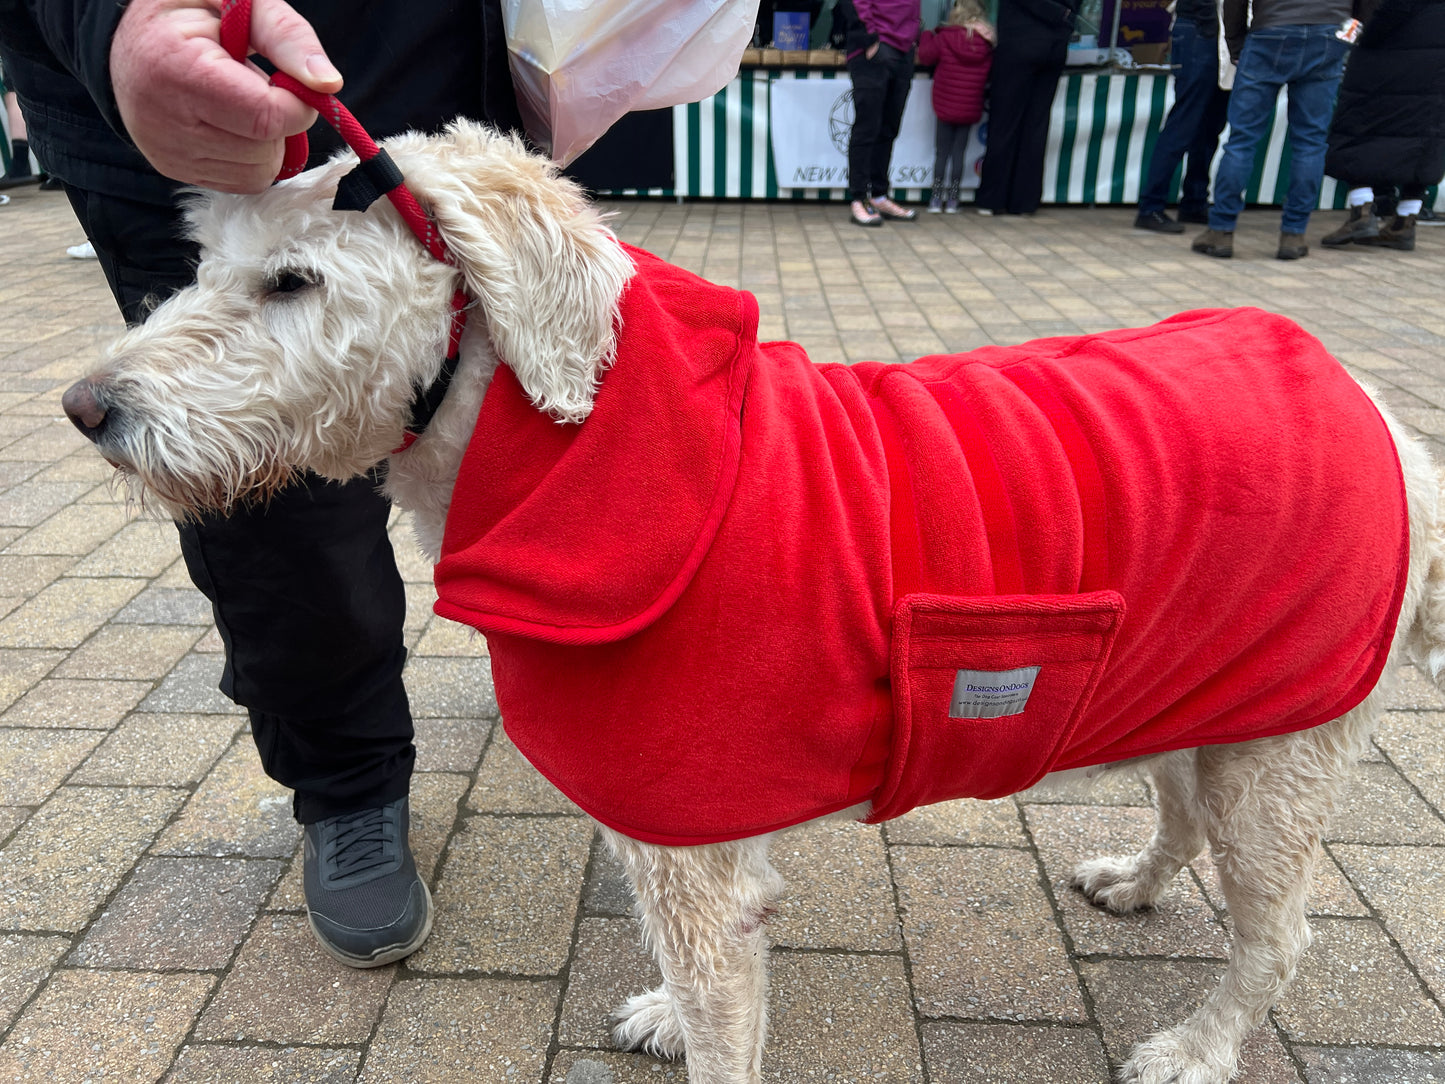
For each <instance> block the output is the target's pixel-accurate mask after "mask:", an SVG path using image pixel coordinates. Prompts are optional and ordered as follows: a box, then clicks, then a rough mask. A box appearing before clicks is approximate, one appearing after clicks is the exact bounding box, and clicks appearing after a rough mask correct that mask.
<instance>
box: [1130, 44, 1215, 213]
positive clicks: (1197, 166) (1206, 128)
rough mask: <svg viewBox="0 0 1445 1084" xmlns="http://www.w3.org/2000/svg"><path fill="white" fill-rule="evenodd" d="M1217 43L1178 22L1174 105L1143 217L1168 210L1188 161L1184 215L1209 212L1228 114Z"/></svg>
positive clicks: (1153, 160) (1144, 194)
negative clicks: (1214, 169)
mask: <svg viewBox="0 0 1445 1084" xmlns="http://www.w3.org/2000/svg"><path fill="white" fill-rule="evenodd" d="M1217 43H1218V39H1217V38H1213V37H1205V36H1204V35H1202V34H1200V33H1199V29H1198V27H1196V26H1195V25H1194V23H1192V22H1190V21H1189V20H1187V19H1186V20H1183V21H1178V22H1175V24H1174V31H1173V33H1172V34H1171V35H1170V38H1169V63H1170V64H1171V65H1172V66H1173V67H1174V104H1173V105H1172V106H1170V107H1169V115H1168V116H1167V117H1165V118H1164V127H1163V128H1161V129H1160V130H1159V138H1158V139H1156V140H1155V141H1154V151H1153V153H1152V154H1151V155H1150V157H1149V169H1148V172H1146V173H1145V175H1144V185H1143V187H1142V188H1140V189H1139V213H1140V214H1149V213H1152V212H1154V211H1162V210H1164V206H1165V204H1167V203H1168V202H1169V196H1170V185H1171V184H1172V182H1173V180H1174V171H1175V170H1177V169H1178V168H1179V163H1180V162H1181V161H1183V160H1184V159H1185V156H1186V155H1187V156H1188V165H1187V167H1186V168H1185V170H1184V184H1183V187H1182V190H1181V192H1180V195H1179V209H1180V210H1181V211H1188V212H1191V213H1194V214H1204V213H1205V212H1207V211H1208V210H1209V165H1210V163H1211V162H1212V161H1213V159H1214V151H1215V149H1216V148H1217V147H1218V146H1219V133H1220V132H1222V131H1224V120H1225V115H1226V114H1227V113H1228V110H1229V91H1227V90H1220V89H1219V49H1218V44H1217Z"/></svg>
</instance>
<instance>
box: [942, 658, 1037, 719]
mask: <svg viewBox="0 0 1445 1084" xmlns="http://www.w3.org/2000/svg"><path fill="white" fill-rule="evenodd" d="M1038 676H1039V668H1038V667H1037V666H1021V667H1019V668H1018V669H1017V670H960V671H958V676H957V677H955V678H954V679H953V701H952V702H951V703H950V704H949V705H948V717H949V718H950V719H1000V718H1002V717H1003V716H1005V715H1019V714H1022V712H1023V710H1024V708H1025V707H1027V706H1028V702H1029V694H1030V693H1032V692H1033V691H1034V681H1035V680H1036V679H1037V678H1038Z"/></svg>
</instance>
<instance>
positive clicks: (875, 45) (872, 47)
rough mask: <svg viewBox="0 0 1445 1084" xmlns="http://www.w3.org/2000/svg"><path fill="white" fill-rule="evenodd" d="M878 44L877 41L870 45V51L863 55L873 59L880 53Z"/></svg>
mask: <svg viewBox="0 0 1445 1084" xmlns="http://www.w3.org/2000/svg"><path fill="white" fill-rule="evenodd" d="M878 45H879V43H878V42H876V41H875V42H874V43H873V44H872V45H870V46H868V51H867V52H866V53H864V54H863V55H864V56H865V57H867V58H868V59H869V60H872V59H873V58H874V57H875V56H877V55H878Z"/></svg>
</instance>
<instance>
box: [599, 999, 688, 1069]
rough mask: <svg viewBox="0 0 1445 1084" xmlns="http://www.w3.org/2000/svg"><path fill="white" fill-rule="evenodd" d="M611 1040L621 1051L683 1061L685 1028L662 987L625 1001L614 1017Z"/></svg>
mask: <svg viewBox="0 0 1445 1084" xmlns="http://www.w3.org/2000/svg"><path fill="white" fill-rule="evenodd" d="M612 1041H613V1042H614V1043H615V1044H616V1045H617V1049H618V1050H628V1051H637V1052H639V1053H643V1054H651V1055H652V1056H653V1057H655V1058H666V1059H670V1060H681V1059H682V1057H683V1054H684V1045H683V1040H682V1026H681V1025H680V1024H679V1023H678V1019H677V1010H676V1009H675V1008H673V1004H672V999H671V998H670V997H668V996H667V991H665V990H664V989H663V988H662V987H661V986H659V987H657V989H655V990H649V991H647V993H645V994H638V995H637V996H636V997H630V998H628V999H627V1000H626V1001H624V1002H623V1003H622V1004H621V1005H620V1006H619V1007H618V1008H617V1009H616V1011H614V1012H613V1014H612Z"/></svg>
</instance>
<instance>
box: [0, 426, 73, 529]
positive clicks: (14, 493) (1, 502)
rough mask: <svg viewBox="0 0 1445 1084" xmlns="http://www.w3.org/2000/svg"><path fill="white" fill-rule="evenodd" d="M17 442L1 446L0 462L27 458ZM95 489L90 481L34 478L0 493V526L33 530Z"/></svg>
mask: <svg viewBox="0 0 1445 1084" xmlns="http://www.w3.org/2000/svg"><path fill="white" fill-rule="evenodd" d="M17 443H18V442H11V443H9V444H5V445H4V446H3V447H0V459H12V460H13V459H20V460H23V459H25V456H24V454H23V449H21V448H17V447H16V444H17ZM42 462H43V460H42ZM93 488H94V484H93V483H90V482H44V481H41V480H40V479H38V478H31V479H30V480H28V481H25V482H21V483H20V484H19V485H16V486H11V487H10V488H9V489H7V490H6V491H5V492H4V493H0V524H4V525H5V526H7V527H34V526H35V525H36V524H38V523H43V522H45V520H47V519H49V518H50V517H51V516H53V515H55V513H56V512H59V511H60V510H61V509H62V508H64V507H66V506H67V505H69V504H70V503H71V502H73V501H76V500H78V499H79V498H80V497H82V496H83V495H84V494H85V493H86V492H88V491H89V490H91V489H93ZM21 537H24V536H23V535H22V536H21Z"/></svg>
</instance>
